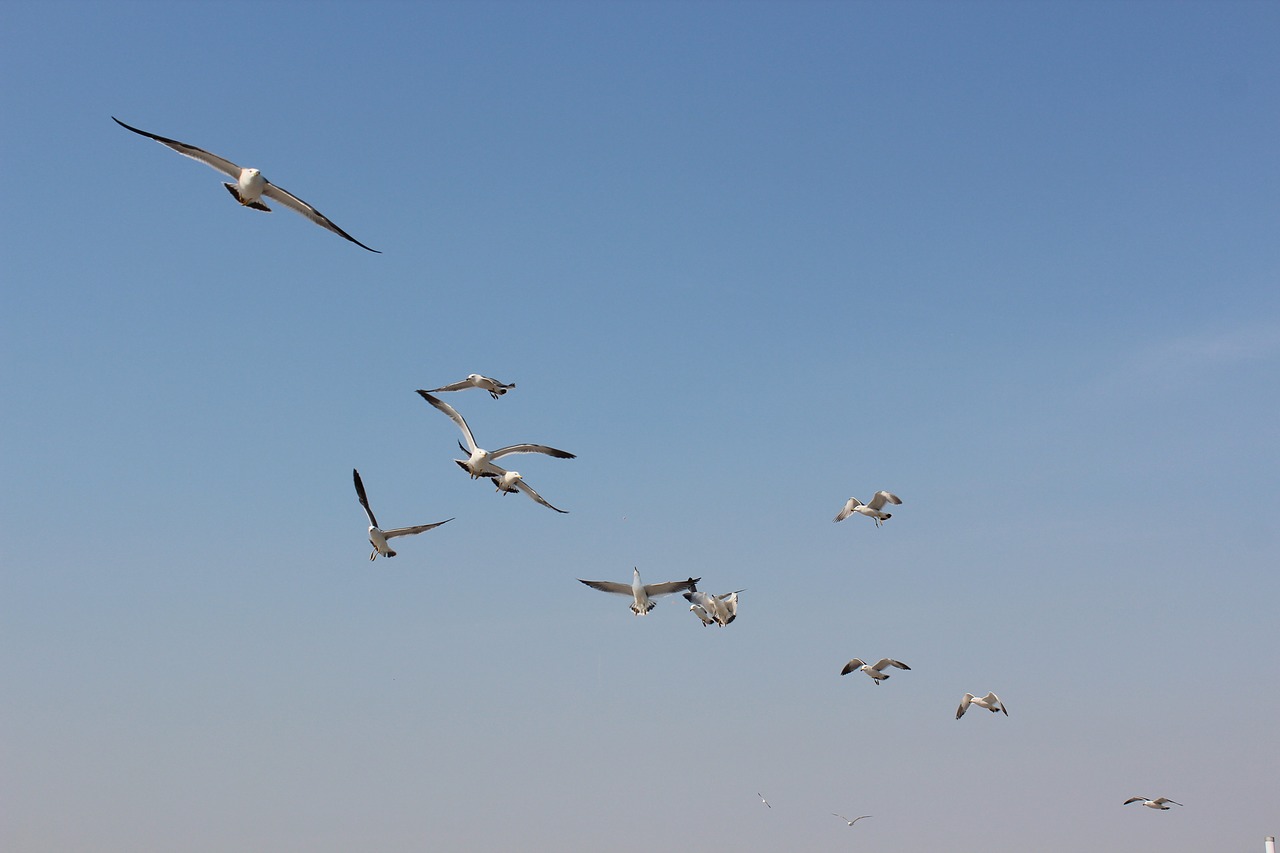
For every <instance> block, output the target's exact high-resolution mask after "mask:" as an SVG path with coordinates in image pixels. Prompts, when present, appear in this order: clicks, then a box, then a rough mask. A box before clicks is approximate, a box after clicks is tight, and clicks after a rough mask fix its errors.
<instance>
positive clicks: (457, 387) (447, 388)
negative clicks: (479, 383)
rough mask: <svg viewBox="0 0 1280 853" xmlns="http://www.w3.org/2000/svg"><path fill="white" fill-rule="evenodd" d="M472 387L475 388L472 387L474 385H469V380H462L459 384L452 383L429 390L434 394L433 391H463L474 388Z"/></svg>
mask: <svg viewBox="0 0 1280 853" xmlns="http://www.w3.org/2000/svg"><path fill="white" fill-rule="evenodd" d="M474 387H476V386H474V385H472V384H471V380H469V379H464V380H462V381H461V382H454V383H453V384H451V385H441V386H440V387H439V388H432V389H431V390H432V391H433V392H435V391H464V390H466V389H467V388H474Z"/></svg>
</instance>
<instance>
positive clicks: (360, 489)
mask: <svg viewBox="0 0 1280 853" xmlns="http://www.w3.org/2000/svg"><path fill="white" fill-rule="evenodd" d="M351 476H352V477H353V478H354V479H355V481H356V497H358V498H360V506H362V507H364V514H365V515H367V516H368V517H369V524H370V525H372V526H373V527H377V526H378V520H377V519H376V518H374V517H373V510H371V509H369V498H368V497H367V496H366V495H365V493H364V483H363V482H361V480H360V472H359V471H357V470H356V469H355V468H352V469H351Z"/></svg>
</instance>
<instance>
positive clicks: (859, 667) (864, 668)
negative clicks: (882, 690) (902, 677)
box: [840, 658, 911, 686]
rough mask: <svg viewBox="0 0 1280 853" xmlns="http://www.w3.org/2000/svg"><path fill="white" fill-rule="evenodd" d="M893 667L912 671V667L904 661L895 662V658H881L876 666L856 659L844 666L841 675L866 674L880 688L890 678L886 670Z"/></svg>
mask: <svg viewBox="0 0 1280 853" xmlns="http://www.w3.org/2000/svg"><path fill="white" fill-rule="evenodd" d="M891 666H895V667H897V668H898V669H906V670H909V669H911V667H909V666H907V665H906V664H905V663H903V662H902V661H900V660H894V659H893V658H881V659H880V660H879V661H877V662H876V663H874V664H869V663H867V662H866V661H864V660H863V659H862V658H854V659H853V660H851V661H849V662H848V663H847V664H845V665H844V669H842V670H840V674H841V675H848V674H849V673H851V672H865V673H866V674H867V675H869V676H871V678H872V681H873V682H874V683H875V684H876V685H877V686H879V684H880V682H881V681H884V680H885V679H886V678H888V677H889V674H888V673H886V672H885V671H884V670H885V669H886V668H888V667H891Z"/></svg>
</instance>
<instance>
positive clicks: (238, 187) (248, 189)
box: [111, 116, 382, 254]
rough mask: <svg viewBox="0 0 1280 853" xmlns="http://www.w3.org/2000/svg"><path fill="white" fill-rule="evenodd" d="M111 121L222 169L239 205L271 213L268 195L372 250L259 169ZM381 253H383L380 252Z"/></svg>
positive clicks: (193, 158)
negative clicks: (229, 181) (264, 198)
mask: <svg viewBox="0 0 1280 853" xmlns="http://www.w3.org/2000/svg"><path fill="white" fill-rule="evenodd" d="M111 120H112V121H114V122H115V123H116V124H118V125H120V126H121V127H123V128H124V129H125V130H132V131H133V132H134V133H136V134H138V135H139V136H145V137H147V138H148V139H154V140H155V141H156V142H159V143H160V144H161V145H166V146H168V147H169V148H172V149H173V150H174V151H177V152H178V153H179V154H182V155H183V156H185V157H190V158H191V159H192V160H199V161H200V162H201V163H204V164H205V165H206V166H212V167H213V168H215V169H217V170H218V171H219V172H223V173H225V174H227V175H230V176H231V177H233V178H235V179H236V183H234V184H226V183H224V184H223V186H224V187H226V188H227V191H228V192H230V193H231V194H232V195H233V196H235V198H236V201H238V202H240V204H242V205H244V206H245V207H251V208H253V209H254V210H265V211H267V212H268V213H269V212H270V211H271V208H269V207H267V206H266V205H265V204H263V203H262V201H261V199H262V197H263V196H266V197H267V198H270V199H274V200H276V201H278V202H280V203H281V204H283V205H284V206H285V207H287V208H289V209H290V210H292V211H294V212H295V213H301V214H302V215H303V216H305V217H307V218H308V219H310V220H311V221H312V222H314V223H315V224H317V225H319V226H320V227H321V228H328V229H329V230H330V231H332V232H333V233H334V234H337V235H338V236H340V237H345V238H347V239H348V240H350V241H351V242H352V243H355V244H356V245H357V246H359V247H360V248H362V249H369V247H368V246H366V245H365V244H364V243H361V242H360V241H359V240H357V239H356V238H355V237H352V236H351V235H350V234H348V233H347V232H346V231H343V230H342V229H341V228H339V227H338V226H337V225H334V224H333V222H332V221H330V220H329V217H327V216H325V215H324V214H323V213H321V212H320V211H318V210H316V209H315V208H314V207H312V206H311V205H309V204H307V203H306V202H305V201H303V200H302V199H300V198H298V197H297V196H296V195H294V194H293V193H290V192H288V191H286V190H285V189H283V188H282V187H278V186H276V185H275V184H273V183H271V182H270V181H268V180H267V179H266V178H264V177H262V172H260V171H259V170H257V169H245V168H242V167H240V166H237V165H236V164H235V163H232V162H231V161H230V160H224V159H222V158H221V157H219V156H218V155H216V154H210V153H209V152H208V151H205V150H204V149H203V148H197V147H195V146H194V145H188V144H187V143H185V142H179V141H177V140H176V139H167V138H165V137H163V136H156V135H155V134H154V133H147V132H146V131H145V130H138V128H136V127H131V126H129V125H127V124H125V123H124V122H122V121H121V120H120V119H118V118H116V117H115V116H112V117H111ZM139 183H140V184H141V185H142V186H144V187H146V188H147V189H150V185H149V184H150V182H149V181H139ZM369 251H370V252H378V250H377V249H369ZM378 254H382V253H381V252H378Z"/></svg>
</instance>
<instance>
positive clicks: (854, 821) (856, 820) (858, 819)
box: [831, 812, 871, 826]
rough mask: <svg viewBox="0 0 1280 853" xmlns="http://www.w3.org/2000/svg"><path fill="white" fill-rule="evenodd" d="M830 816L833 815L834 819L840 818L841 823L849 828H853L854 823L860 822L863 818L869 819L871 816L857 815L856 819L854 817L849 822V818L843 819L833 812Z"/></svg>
mask: <svg viewBox="0 0 1280 853" xmlns="http://www.w3.org/2000/svg"><path fill="white" fill-rule="evenodd" d="M831 814H832V815H835V817H838V818H840V819H841V820H842V821H844V822H845V823H847V824H849V826H853V825H854V824H855V823H857V822H858V821H860V820H862V819H863V818H864V817H871V815H869V814H864V815H859V816H858V817H855V818H854V819H853V820H849V818H847V817H845V816H844V815H842V814H836V813H835V812H832V813H831Z"/></svg>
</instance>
